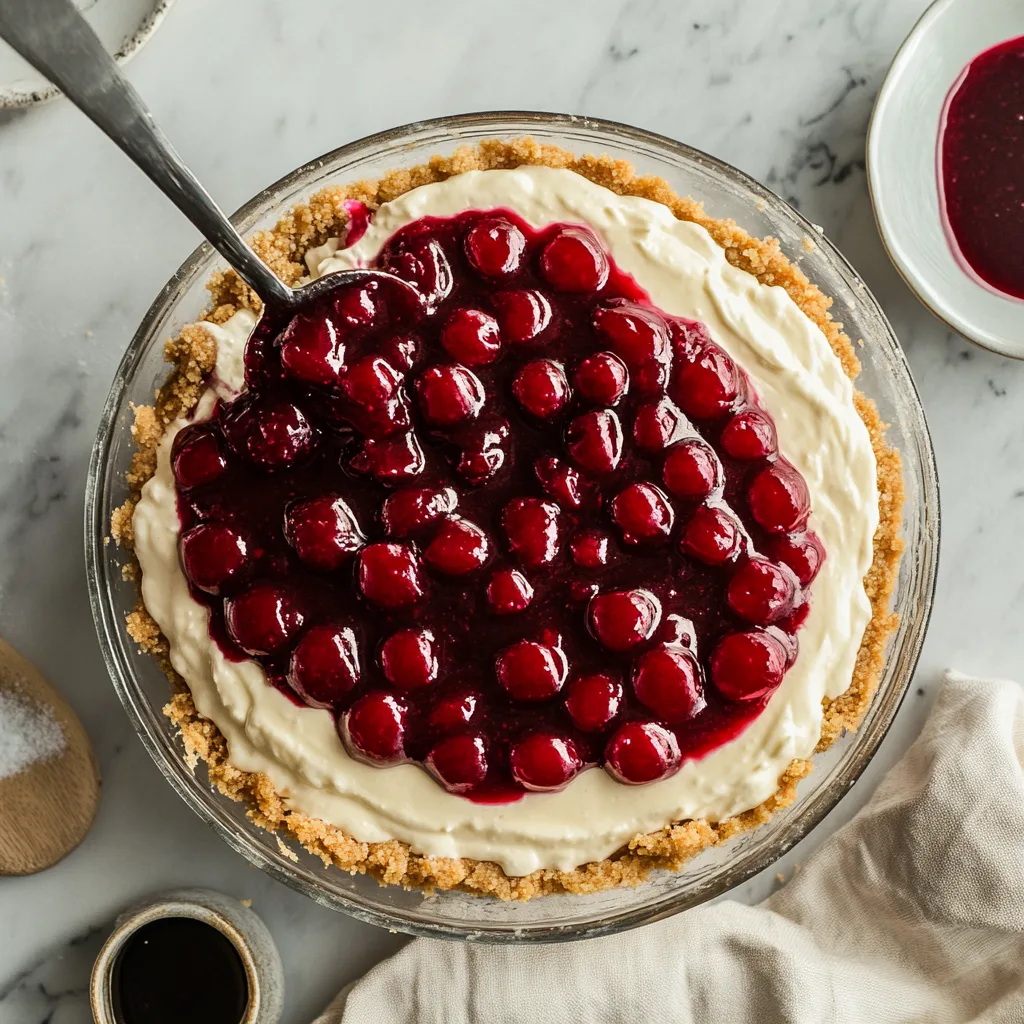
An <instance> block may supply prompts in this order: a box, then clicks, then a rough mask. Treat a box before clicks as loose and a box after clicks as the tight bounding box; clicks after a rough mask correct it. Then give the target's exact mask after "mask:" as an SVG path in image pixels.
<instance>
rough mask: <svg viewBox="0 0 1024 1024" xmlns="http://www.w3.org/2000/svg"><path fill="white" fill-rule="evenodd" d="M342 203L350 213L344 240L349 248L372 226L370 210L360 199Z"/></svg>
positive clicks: (347, 212)
mask: <svg viewBox="0 0 1024 1024" xmlns="http://www.w3.org/2000/svg"><path fill="white" fill-rule="evenodd" d="M341 205H342V206H343V207H344V208H345V213H346V214H347V215H348V220H347V221H346V223H345V241H344V245H345V247H346V248H347V247H348V246H350V245H355V244H356V242H358V241H359V239H360V238H362V237H363V235H365V234H366V229H367V228H368V227H369V226H370V211H369V209H368V208H367V206H366V203H361V202H360V201H359V200H358V199H346V200H345V201H344V202H343V203H342V204H341ZM373 283H376V282H371V284H373Z"/></svg>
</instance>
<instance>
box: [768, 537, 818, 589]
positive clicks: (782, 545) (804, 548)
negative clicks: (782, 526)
mask: <svg viewBox="0 0 1024 1024" xmlns="http://www.w3.org/2000/svg"><path fill="white" fill-rule="evenodd" d="M766 553H767V554H768V555H770V556H771V557H772V558H773V559H775V561H776V562H781V563H782V564H783V565H788V566H789V567H790V569H792V570H793V572H794V573H796V578H797V579H798V580H799V581H800V582H801V583H802V584H803V585H804V586H805V587H806V586H807V585H808V584H809V583H811V581H812V580H813V579H814V577H815V576H817V575H818V570H819V569H821V565H822V563H823V562H824V561H825V548H824V547H823V546H822V543H821V541H820V540H818V536H817V534H816V533H814V532H813V531H811V530H806V531H805V532H803V533H787V534H782V535H781V536H775V537H771V538H769V540H768V544H767V549H766Z"/></svg>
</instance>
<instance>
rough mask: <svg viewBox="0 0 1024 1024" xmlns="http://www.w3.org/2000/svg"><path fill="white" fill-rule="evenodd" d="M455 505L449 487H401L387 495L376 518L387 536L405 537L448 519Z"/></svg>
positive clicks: (456, 495)
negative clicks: (379, 518) (378, 516)
mask: <svg viewBox="0 0 1024 1024" xmlns="http://www.w3.org/2000/svg"><path fill="white" fill-rule="evenodd" d="M458 503H459V496H458V494H456V492H455V490H454V488H452V487H442V488H440V489H437V488H433V487H403V488H402V489H401V490H400V491H395V492H394V494H390V495H388V497H387V498H386V499H385V501H384V505H383V506H382V508H381V513H380V516H381V521H382V522H383V523H384V530H385V532H386V533H387V534H388V535H389V536H392V537H408V536H409V535H410V534H412V533H416V532H417V531H418V530H422V529H423V528H424V527H426V526H429V525H430V524H431V523H434V522H437V520H438V519H441V518H443V517H444V516H447V515H450V514H451V513H452V512H454V511H455V509H456V507H457V505H458Z"/></svg>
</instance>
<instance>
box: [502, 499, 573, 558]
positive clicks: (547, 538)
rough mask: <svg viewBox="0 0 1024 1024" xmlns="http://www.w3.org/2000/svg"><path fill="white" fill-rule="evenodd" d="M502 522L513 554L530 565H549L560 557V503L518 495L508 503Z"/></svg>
mask: <svg viewBox="0 0 1024 1024" xmlns="http://www.w3.org/2000/svg"><path fill="white" fill-rule="evenodd" d="M501 523H502V526H503V527H504V528H505V534H506V536H507V537H508V543H509V547H510V548H511V549H512V552H513V554H515V556H516V557H517V558H518V559H519V561H520V562H522V564H523V565H525V566H526V567H527V568H529V569H535V568H537V567H539V566H542V565H549V564H550V563H551V562H553V561H554V560H555V558H557V557H558V550H559V546H560V536H559V510H558V506H557V505H553V504H552V503H551V502H550V501H541V500H540V499H539V498H514V499H513V500H512V501H510V502H509V503H508V504H507V505H506V506H505V511H504V512H502V514H501Z"/></svg>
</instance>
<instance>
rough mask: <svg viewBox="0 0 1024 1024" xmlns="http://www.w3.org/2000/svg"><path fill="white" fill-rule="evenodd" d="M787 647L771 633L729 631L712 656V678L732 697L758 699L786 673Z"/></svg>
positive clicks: (771, 688)
mask: <svg viewBox="0 0 1024 1024" xmlns="http://www.w3.org/2000/svg"><path fill="white" fill-rule="evenodd" d="M786 665H787V657H786V649H785V647H783V645H782V642H781V641H780V640H778V639H776V637H774V636H773V635H772V634H771V633H762V632H761V631H759V630H758V631H752V632H749V633H730V634H729V635H728V636H727V637H725V639H724V640H722V641H721V642H720V643H719V645H718V646H717V647H716V648H715V650H714V652H713V653H712V655H711V679H712V681H713V682H714V684H715V687H716V688H717V689H718V692H719V693H721V694H722V696H723V697H726V698H728V699H729V700H756V699H758V698H760V697H764V696H766V695H767V694H769V693H771V692H772V691H773V690H774V689H775V688H776V687H777V686H778V685H779V683H781V682H782V677H783V676H784V675H785V674H786Z"/></svg>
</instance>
